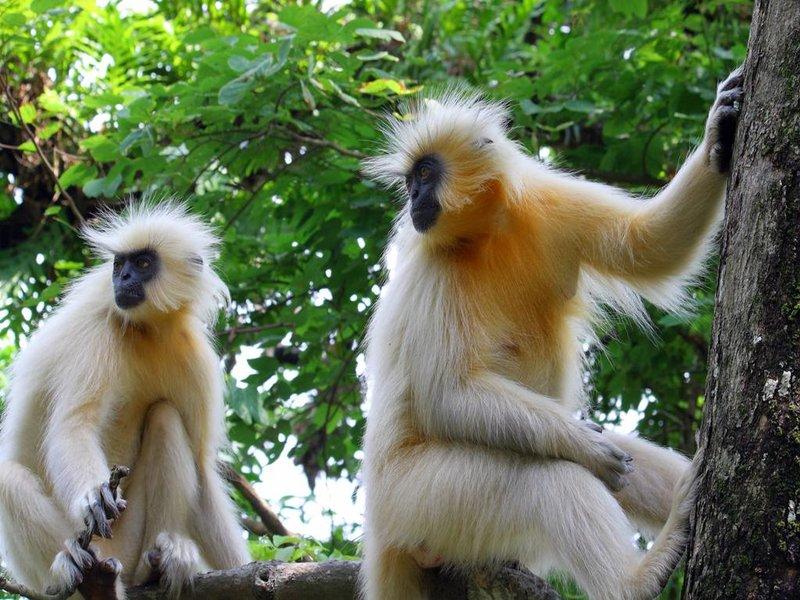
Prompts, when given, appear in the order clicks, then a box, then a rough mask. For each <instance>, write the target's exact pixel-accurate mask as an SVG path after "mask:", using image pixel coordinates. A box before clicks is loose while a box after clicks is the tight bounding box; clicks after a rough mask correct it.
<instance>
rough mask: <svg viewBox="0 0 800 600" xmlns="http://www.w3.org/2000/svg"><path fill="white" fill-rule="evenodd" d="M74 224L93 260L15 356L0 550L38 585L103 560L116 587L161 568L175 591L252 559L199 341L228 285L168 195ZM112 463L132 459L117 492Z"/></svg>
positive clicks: (220, 411)
mask: <svg viewBox="0 0 800 600" xmlns="http://www.w3.org/2000/svg"><path fill="white" fill-rule="evenodd" d="M84 233H85V237H86V238H87V240H88V242H89V243H90V244H91V246H92V247H93V248H94V250H95V251H96V252H97V254H98V255H99V256H100V257H101V258H102V259H103V263H102V264H100V265H99V266H97V267H95V268H93V269H91V270H90V271H89V272H88V273H87V274H86V275H84V276H83V277H81V278H80V279H79V280H78V281H77V282H75V283H74V284H73V285H72V286H71V288H70V289H69V291H68V292H67V294H66V296H65V298H64V299H63V301H62V303H61V305H60V307H59V308H58V309H57V310H56V311H55V313H54V314H52V315H51V316H49V317H48V318H47V319H46V320H45V322H44V324H43V325H42V326H41V328H40V329H39V330H38V331H37V332H36V334H35V335H34V336H33V337H32V338H31V340H30V342H29V343H28V345H27V346H26V347H25V348H24V349H23V350H22V351H21V353H20V355H19V356H18V358H17V359H16V361H15V362H14V364H13V368H12V376H11V387H10V392H9V395H8V405H7V407H6V411H5V414H4V415H3V422H2V426H1V427H2V429H1V430H0V553H1V554H2V557H3V559H4V560H5V561H6V565H7V566H8V568H9V570H10V572H11V573H12V574H13V576H14V577H16V578H17V579H19V580H20V581H21V582H22V583H24V584H26V585H28V586H29V587H32V588H34V589H36V590H44V589H46V588H48V587H50V588H51V589H52V590H55V591H62V590H66V589H71V588H73V587H74V586H75V585H76V584H78V583H79V582H81V581H82V580H83V578H84V577H85V576H86V574H87V573H88V572H89V571H90V570H91V569H92V568H93V567H94V566H95V564H96V563H97V561H103V564H104V566H105V567H106V568H107V569H111V570H112V571H116V572H117V573H118V574H120V575H121V577H118V580H119V579H121V582H120V583H119V585H118V588H122V587H123V586H124V584H139V583H142V582H145V581H149V580H152V579H154V578H158V579H160V581H161V584H162V585H163V586H165V587H166V588H167V590H168V591H169V592H170V593H171V595H177V594H179V592H180V590H181V588H182V587H183V586H184V585H185V584H186V583H187V582H189V581H190V579H191V577H192V576H193V575H194V574H195V573H197V572H198V571H200V570H202V569H209V568H211V569H223V568H231V567H235V566H238V565H242V564H244V563H246V562H248V561H249V560H250V557H249V554H248V550H247V546H246V543H245V540H244V537H243V534H242V531H241V528H240V526H239V524H238V521H237V518H236V514H235V512H234V507H233V505H232V503H231V501H230V499H229V497H228V495H227V493H226V490H225V487H224V485H223V481H222V479H221V477H220V475H219V474H218V473H217V471H216V468H215V463H216V458H217V451H218V449H219V448H220V446H221V445H222V444H224V443H226V437H225V424H224V405H223V382H222V374H221V370H220V364H219V360H218V358H217V356H216V354H215V352H214V348H213V346H212V344H211V341H210V339H209V326H210V325H211V324H213V321H214V318H215V316H216V314H217V311H218V305H219V302H220V301H221V300H222V299H224V298H227V289H226V287H225V285H224V284H223V283H222V281H221V280H220V279H219V277H217V275H216V274H215V272H214V270H213V269H212V260H213V257H214V251H215V247H216V245H217V240H216V238H215V237H214V235H213V234H212V232H211V230H210V229H209V228H208V227H207V226H206V225H204V224H203V223H202V222H201V221H200V220H199V219H198V218H197V217H194V216H192V215H190V214H189V213H188V212H187V211H186V210H185V208H184V207H182V206H181V205H180V204H176V203H171V202H166V203H161V204H153V203H150V202H146V203H142V204H139V205H134V206H130V207H129V208H128V209H127V211H126V212H124V213H122V214H121V215H115V214H111V213H108V214H106V215H104V217H103V218H102V220H101V222H100V224H99V225H97V226H95V227H93V228H90V229H87V230H86V231H85V232H84ZM114 464H122V465H127V466H130V467H131V468H132V472H131V475H130V476H129V477H128V478H127V479H125V480H123V483H122V486H121V491H122V493H123V494H124V496H125V498H126V500H122V497H121V495H120V494H119V493H118V494H117V495H113V494H112V493H111V492H110V490H109V488H108V485H107V483H106V482H107V480H108V474H109V469H110V468H111V466H112V465H114ZM126 503H127V507H126ZM123 511H124V512H123ZM112 519H116V522H115V523H114V530H113V538H112V537H111V527H110V521H111V520H112ZM85 525H88V526H89V527H90V528H91V529H92V530H93V532H94V533H95V534H96V535H97V536H99V538H98V541H97V542H96V544H95V545H94V546H93V547H91V548H90V549H89V551H86V550H85V549H83V548H81V546H80V545H79V544H78V543H77V542H76V541H75V537H76V534H77V533H78V532H80V531H82V530H83V529H84V527H85ZM119 593H120V594H121V593H122V592H121V590H120V592H119Z"/></svg>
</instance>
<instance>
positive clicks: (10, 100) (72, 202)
mask: <svg viewBox="0 0 800 600" xmlns="http://www.w3.org/2000/svg"><path fill="white" fill-rule="evenodd" d="M0 85H2V86H3V93H4V94H5V96H6V98H7V99H8V103H9V105H10V106H11V110H12V112H13V113H14V117H16V119H17V123H18V124H19V126H20V127H21V128H22V130H23V131H24V132H25V134H26V135H27V136H28V139H30V141H31V143H32V144H33V147H34V148H36V153H37V154H38V155H39V158H40V159H41V161H42V164H43V165H44V166H45V169H46V170H47V172H48V174H49V175H50V177H51V178H52V180H53V183H54V184H55V187H56V188H57V189H58V190H59V191H60V192H61V195H62V196H64V199H65V200H66V201H67V204H68V205H69V208H70V210H72V213H73V214H74V215H75V218H76V219H77V220H78V223H80V224H81V225H84V224H85V223H86V220H85V219H84V218H83V215H82V214H81V211H80V210H78V205H77V204H75V200H74V198H73V197H72V196H70V194H69V192H67V190H66V189H64V187H63V186H62V185H61V182H59V181H58V175H57V174H56V171H55V169H53V165H51V164H50V161H49V160H47V157H46V156H45V154H44V151H43V150H42V147H41V146H40V145H39V142H38V141H36V134H35V133H34V132H33V131H31V128H30V127H28V124H27V123H26V122H25V121H24V120H23V119H22V114H21V113H20V111H19V106H17V102H16V100H14V97H13V96H12V95H11V90H9V89H8V84H7V83H6V79H5V77H3V76H2V75H0Z"/></svg>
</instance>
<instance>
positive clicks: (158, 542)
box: [127, 402, 204, 595]
mask: <svg viewBox="0 0 800 600" xmlns="http://www.w3.org/2000/svg"><path fill="white" fill-rule="evenodd" d="M134 475H135V476H137V477H136V479H135V480H134V481H132V483H131V486H130V487H129V489H128V492H127V493H128V504H129V507H130V508H131V509H133V507H134V502H135V501H136V500H137V499H140V501H141V502H142V503H143V506H139V507H137V508H138V510H140V511H142V512H143V514H144V522H143V529H142V537H141V538H140V539H141V546H140V548H141V550H142V554H141V556H140V557H139V558H138V564H137V566H136V569H135V572H134V576H133V581H134V583H135V584H137V585H138V584H140V583H143V582H145V581H148V580H150V579H155V578H158V579H160V581H161V583H162V585H163V586H164V587H166V588H167V590H168V591H169V593H170V594H172V595H177V594H178V593H179V592H180V590H181V588H182V587H183V586H184V585H185V584H186V583H188V582H189V581H190V580H191V578H192V576H193V575H195V574H196V573H197V572H199V571H200V570H201V569H202V568H203V566H204V565H203V564H202V562H201V558H200V552H199V550H198V548H197V545H196V544H195V543H194V541H193V540H192V539H191V538H190V537H189V515H190V514H191V507H192V506H195V505H196V504H197V499H198V481H197V466H196V464H195V459H194V455H193V453H192V449H191V445H190V442H189V437H188V435H187V433H186V429H185V428H184V425H183V421H182V420H181V417H180V414H179V413H178V411H177V410H176V409H175V408H174V407H173V406H172V405H170V404H169V403H167V402H158V403H156V404H154V405H153V406H152V407H150V409H149V411H148V413H147V416H146V417H145V423H144V430H143V433H142V446H141V450H140V453H139V457H138V458H137V461H136V466H135V467H134ZM134 486H136V487H138V488H139V489H132V488H134Z"/></svg>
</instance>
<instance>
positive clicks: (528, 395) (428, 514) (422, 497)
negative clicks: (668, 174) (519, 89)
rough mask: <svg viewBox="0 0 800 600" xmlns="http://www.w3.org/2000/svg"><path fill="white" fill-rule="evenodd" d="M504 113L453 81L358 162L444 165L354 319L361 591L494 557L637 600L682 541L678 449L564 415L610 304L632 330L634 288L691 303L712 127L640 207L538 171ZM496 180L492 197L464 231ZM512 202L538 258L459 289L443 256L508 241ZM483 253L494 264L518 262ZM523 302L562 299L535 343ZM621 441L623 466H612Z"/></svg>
mask: <svg viewBox="0 0 800 600" xmlns="http://www.w3.org/2000/svg"><path fill="white" fill-rule="evenodd" d="M715 108H716V105H715ZM713 111H714V109H712V116H713V114H714V112H713ZM506 120H507V113H506V111H505V109H504V107H503V106H502V105H497V104H493V103H489V102H486V101H484V100H481V99H480V98H479V97H476V96H474V95H469V94H466V95H465V94H463V93H460V92H455V93H453V92H451V93H448V94H445V95H444V96H443V98H441V99H440V100H439V101H422V102H418V103H417V104H415V105H412V107H411V110H410V113H408V114H406V115H404V116H403V117H402V118H400V119H395V120H392V121H391V122H390V124H389V125H388V127H387V136H388V141H387V147H386V151H385V152H384V154H382V155H381V156H378V157H376V158H374V159H370V160H369V161H367V162H366V164H365V171H366V172H367V173H368V174H369V175H371V176H372V177H374V178H376V179H378V180H380V181H382V182H384V183H385V184H387V185H389V186H395V187H398V188H400V187H401V186H402V183H403V178H404V177H405V175H406V174H407V173H408V172H409V171H410V169H411V167H412V165H413V164H414V162H415V161H416V160H418V159H419V158H420V157H422V156H424V155H427V154H433V153H435V154H437V155H438V156H439V157H440V158H441V159H442V160H443V162H444V164H445V174H444V179H443V181H444V183H443V184H442V187H441V188H440V189H439V199H440V204H441V205H442V213H441V216H440V217H439V221H437V222H436V224H435V225H434V227H433V228H432V229H430V230H429V231H427V232H425V233H424V234H421V233H418V232H417V231H416V230H414V229H413V227H412V225H411V219H410V215H409V210H408V209H407V208H406V209H404V210H403V211H402V212H401V214H400V216H399V218H398V220H397V223H396V226H395V229H394V232H393V235H392V239H391V244H390V246H391V247H392V250H391V252H392V254H393V255H396V256H397V264H396V266H395V267H394V269H393V271H392V272H391V273H390V278H389V281H388V282H387V284H386V286H385V287H384V288H383V290H382V292H381V298H380V301H379V303H378V306H377V308H376V311H375V314H374V316H373V319H372V321H371V324H370V328H369V336H368V351H367V378H368V398H369V403H370V409H369V415H368V420H367V431H366V436H365V443H364V455H365V460H364V480H365V487H366V490H367V507H366V517H365V557H364V566H363V568H362V590H363V594H364V596H365V598H366V599H367V600H391V599H397V600H412V599H418V598H422V597H425V592H424V589H423V585H422V583H421V582H422V577H421V569H420V567H419V565H418V564H417V562H416V561H415V557H420V556H422V557H434V558H436V559H437V560H438V557H440V556H441V557H442V558H443V559H444V560H445V561H446V562H447V563H449V564H451V565H454V566H456V567H461V568H466V569H469V568H471V567H474V566H476V565H482V564H486V563H496V562H499V561H508V560H516V561H521V562H522V563H523V564H525V565H527V566H529V567H530V568H532V569H534V570H535V571H537V572H540V573H546V572H548V571H549V570H551V569H552V568H559V569H562V570H566V571H568V572H570V573H571V574H572V575H573V576H574V577H575V578H576V580H577V581H578V583H579V584H580V585H581V586H582V587H583V588H584V590H586V592H587V593H588V594H589V595H590V597H592V598H595V599H600V600H620V599H622V600H628V599H630V600H635V599H641V600H644V599H645V598H651V597H653V596H654V595H656V594H657V593H658V592H659V591H660V589H661V586H663V584H664V583H665V581H666V578H667V577H668V576H669V574H670V573H671V571H672V569H673V568H674V566H675V564H676V563H677V561H678V559H679V557H680V555H681V553H682V551H683V547H684V544H685V542H686V526H687V525H686V524H687V518H688V513H689V510H690V508H691V504H692V501H693V497H694V488H693V471H692V469H690V468H689V464H690V463H689V461H688V460H687V459H685V458H684V457H682V456H680V455H679V454H677V453H675V452H672V451H670V450H667V449H664V448H660V447H658V446H656V445H654V444H651V443H649V442H646V441H644V440H641V439H638V438H633V437H629V436H620V435H616V434H613V433H611V432H603V433H602V434H601V433H597V432H594V431H592V430H591V429H590V428H588V427H585V426H584V424H583V423H582V422H581V421H579V420H577V419H576V418H575V413H576V412H577V410H578V409H580V408H582V407H583V405H584V401H585V398H584V396H583V393H582V387H583V386H582V381H583V371H582V359H581V355H582V351H581V344H582V342H583V341H584V340H586V339H587V337H590V336H591V335H592V330H593V328H594V327H595V326H596V325H598V324H599V323H601V322H602V321H603V314H604V312H605V310H606V309H607V308H611V309H615V310H618V311H623V312H626V313H628V314H630V315H632V316H633V317H634V318H635V319H636V320H637V321H639V322H640V323H642V324H643V325H646V324H647V317H646V313H645V311H644V309H643V306H642V302H641V296H644V297H646V298H648V299H649V300H651V301H652V302H654V303H656V304H657V305H659V306H662V307H664V308H666V309H668V310H672V311H680V310H681V309H683V308H685V306H686V304H687V294H686V287H687V284H688V283H689V282H691V281H694V280H695V279H696V278H697V276H698V274H699V273H700V272H701V269H702V265H703V262H704V260H705V257H706V256H707V254H708V250H709V248H710V244H711V239H712V236H713V234H714V232H715V230H716V228H717V225H718V223H719V220H720V217H721V214H722V202H721V201H722V198H723V193H724V186H725V177H724V176H723V175H720V174H719V173H716V172H715V171H714V169H713V168H712V167H711V166H710V165H709V150H710V148H712V147H713V146H714V143H715V140H714V139H712V138H713V130H711V129H710V130H709V135H708V136H707V138H706V139H705V140H704V142H703V144H702V146H701V148H700V149H699V150H698V151H697V152H696V153H695V154H694V155H693V156H692V157H691V158H689V160H688V161H687V163H686V165H684V167H683V168H682V169H681V170H680V172H679V173H678V174H677V176H676V177H675V179H674V181H673V182H672V183H671V184H670V185H669V186H667V187H666V188H665V189H664V190H663V191H662V192H661V193H660V194H658V196H656V197H655V198H654V199H652V200H649V201H640V200H639V199H635V198H631V197H630V196H629V195H627V194H626V193H625V192H623V191H621V190H617V189H614V188H611V187H609V186H606V185H602V184H597V183H592V182H588V181H585V180H583V179H580V178H578V177H575V176H572V175H570V174H567V173H563V172H559V171H557V170H555V169H552V168H550V167H548V166H545V165H543V164H541V163H540V162H539V161H537V160H535V159H534V158H532V157H530V156H528V155H527V154H525V153H524V152H523V151H522V150H521V149H520V147H519V146H518V145H517V144H515V143H514V142H513V141H511V140H510V139H509V138H508V136H507V134H506V128H505V122H506ZM710 121H713V118H711V119H710ZM486 140H491V142H490V143H487V142H486ZM492 186H495V187H492ZM495 188H496V189H500V190H502V193H503V194H505V199H504V202H505V203H504V204H502V206H501V207H500V208H499V209H497V210H495V211H494V212H492V213H491V214H485V215H484V216H483V217H480V216H479V217H477V218H474V219H472V220H469V222H467V223H466V224H465V222H463V221H464V217H463V215H469V214H472V213H470V212H469V211H470V210H471V208H474V206H479V205H476V204H475V203H476V202H479V200H478V198H479V197H480V198H484V199H483V200H480V202H488V200H486V198H485V196H486V194H487V193H491V190H493V189H495ZM487 206H488V205H487ZM493 210H494V209H493ZM519 214H527V215H532V217H531V218H532V219H533V220H535V221H536V223H538V224H540V225H541V227H539V229H537V230H536V231H537V232H540V236H539V237H537V236H531V238H530V239H529V240H523V241H522V243H521V245H520V246H518V247H519V248H524V247H525V246H526V245H531V246H533V247H539V246H541V247H543V248H544V250H542V251H540V254H541V255H542V256H543V257H544V258H545V260H543V261H542V262H540V263H537V264H529V265H527V269H528V271H526V272H523V271H519V272H508V273H505V274H504V277H498V278H496V281H495V282H494V284H493V285H494V286H495V287H496V289H490V290H478V291H475V290H474V289H473V290H472V291H471V292H470V293H471V294H472V296H470V295H469V294H467V293H465V292H464V289H465V283H464V282H465V281H467V280H468V274H469V270H468V269H467V268H464V267H458V266H457V264H458V261H459V260H461V261H462V262H461V264H469V261H470V260H476V259H474V256H473V257H472V258H470V257H469V256H472V255H467V256H468V258H464V259H461V258H454V257H458V256H462V255H461V254H459V252H462V251H464V248H470V247H474V248H478V250H475V252H480V251H482V250H480V248H482V246H481V244H482V243H484V239H485V238H482V237H481V236H482V235H484V234H485V235H488V236H489V237H490V238H492V236H498V237H499V236H503V235H512V233H508V232H510V231H518V229H514V226H513V225H509V223H510V221H509V220H510V219H513V218H517V217H515V216H514V215H519ZM459 218H461V220H459ZM448 219H449V220H448ZM459 227H460V228H461V229H458V228H459ZM541 236H544V238H546V239H544V238H542V237H541ZM475 240H477V241H475ZM470 244H472V246H470ZM537 245H538V246H537ZM521 251H522V250H521ZM465 252H466V251H465ZM493 260H495V261H496V262H497V269H498V270H500V271H501V272H502V269H503V266H504V265H505V264H516V263H515V262H514V260H515V257H514V256H499V257H497V258H495V259H493ZM492 264H494V263H492ZM459 268H460V269H462V271H458V269H459ZM526 293H530V294H531V295H530V296H525V294H526ZM537 294H538V296H537ZM505 300H508V301H507V302H505ZM525 300H527V301H528V302H529V305H530V312H531V314H532V315H534V314H537V312H536V311H537V310H541V307H542V306H543V305H545V306H548V307H549V306H553V307H555V309H557V311H559V312H557V313H556V314H559V315H561V316H560V317H559V319H561V320H560V321H559V322H558V324H557V325H553V326H551V328H552V329H553V331H555V332H556V334H557V335H555V336H551V338H547V339H548V340H549V341H548V342H547V343H542V342H541V341H540V340H539V337H538V336H539V334H540V333H541V334H542V335H544V334H545V333H544V332H543V331H542V332H540V331H539V330H537V329H536V328H533V327H531V328H530V329H525V330H524V331H521V329H520V328H521V327H522V326H523V325H526V323H527V322H525V321H524V319H525V316H524V315H522V316H521V315H520V312H517V313H513V312H510V309H509V308H508V307H509V305H511V304H514V303H515V302H517V303H520V302H522V301H525ZM548 326H549V325H548ZM512 342H513V344H512ZM509 345H513V346H514V347H515V348H516V350H517V351H518V353H519V356H515V355H514V353H513V352H508V351H507V350H506V348H507V347H508V346H509ZM623 453H627V454H630V455H632V456H633V458H634V464H635V469H636V470H635V471H634V472H633V473H624V471H621V470H620V460H621V459H620V456H624V454H623ZM604 484H605V485H604ZM625 484H627V487H624V489H622V490H621V491H616V492H614V491H611V490H612V489H617V488H618V487H620V486H624V485H625ZM634 523H635V524H636V525H638V526H639V527H640V528H642V529H645V530H650V531H658V530H661V533H660V534H659V535H658V537H657V539H656V541H655V543H654V545H653V548H652V550H650V551H649V552H648V553H646V554H643V553H641V552H640V551H639V550H638V549H636V548H635V547H634V545H633V543H632V539H633V536H634V533H635V528H634ZM437 560H434V561H433V562H434V563H435V562H437ZM425 562H428V560H427V559H425Z"/></svg>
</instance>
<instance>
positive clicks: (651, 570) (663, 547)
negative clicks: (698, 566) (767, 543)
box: [628, 451, 701, 600]
mask: <svg viewBox="0 0 800 600" xmlns="http://www.w3.org/2000/svg"><path fill="white" fill-rule="evenodd" d="M700 460H701V455H700V452H699V451H698V453H697V454H696V455H695V457H694V459H693V460H692V464H691V466H690V467H689V468H688V469H687V470H686V472H685V473H684V474H683V475H682V476H681V478H680V480H678V483H677V484H676V486H675V490H674V492H673V496H672V509H671V511H670V514H669V517H668V518H667V522H666V523H664V527H662V528H661V532H660V533H659V534H658V537H657V538H656V540H655V542H653V546H652V548H650V550H649V551H648V552H647V553H646V554H645V555H644V557H643V558H642V561H641V562H640V563H639V564H638V565H637V567H636V569H635V570H634V571H633V573H632V576H631V577H632V581H631V583H630V585H629V586H628V589H629V590H631V591H632V594H631V600H651V599H652V598H654V597H655V596H657V595H658V594H659V593H660V592H661V590H663V589H664V586H665V585H666V584H667V581H668V580H669V578H670V575H672V572H673V571H674V570H675V568H676V567H677V566H678V562H680V560H681V556H683V553H684V551H685V550H686V544H687V542H688V541H689V515H690V513H691V512H692V509H693V507H694V503H695V499H696V497H697V465H698V463H699V461H700Z"/></svg>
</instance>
